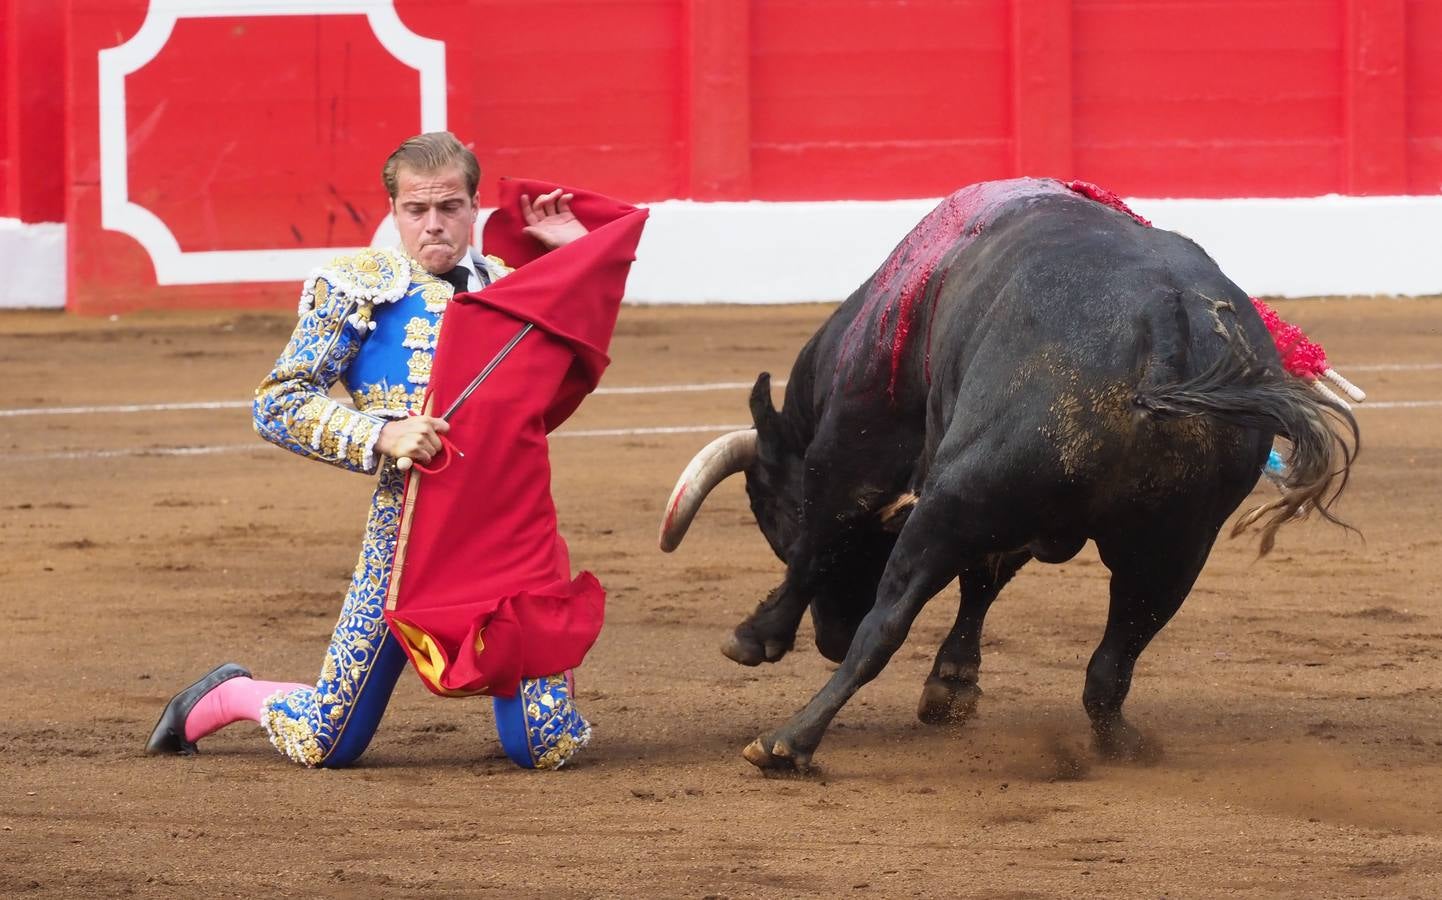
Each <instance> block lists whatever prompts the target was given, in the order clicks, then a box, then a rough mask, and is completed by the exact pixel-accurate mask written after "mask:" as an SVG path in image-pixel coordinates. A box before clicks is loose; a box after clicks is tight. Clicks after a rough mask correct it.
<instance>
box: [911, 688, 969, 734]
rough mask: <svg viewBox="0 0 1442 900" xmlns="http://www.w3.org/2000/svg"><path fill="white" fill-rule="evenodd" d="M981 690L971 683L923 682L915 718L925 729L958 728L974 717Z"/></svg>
mask: <svg viewBox="0 0 1442 900" xmlns="http://www.w3.org/2000/svg"><path fill="white" fill-rule="evenodd" d="M979 699H981V688H980V687H979V686H978V685H977V683H976V682H974V681H951V680H948V679H945V678H937V677H935V676H933V677H931V678H928V679H926V684H925V685H924V686H923V687H922V689H921V702H920V703H918V704H917V705H916V717H917V718H918V719H920V720H921V721H923V722H925V723H926V724H928V725H960V724H962V723H963V722H965V721H967V720H968V719H970V718H971V717H972V716H974V715H976V703H977V701H978V700H979Z"/></svg>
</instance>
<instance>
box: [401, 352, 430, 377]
mask: <svg viewBox="0 0 1442 900" xmlns="http://www.w3.org/2000/svg"><path fill="white" fill-rule="evenodd" d="M406 368H407V369H408V370H409V371H410V382H411V384H429V383H430V380H431V354H430V352H429V351H426V350H416V351H415V352H413V353H412V354H411V358H410V359H409V360H407V361H406Z"/></svg>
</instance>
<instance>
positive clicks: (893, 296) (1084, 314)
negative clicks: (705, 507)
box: [660, 179, 1360, 769]
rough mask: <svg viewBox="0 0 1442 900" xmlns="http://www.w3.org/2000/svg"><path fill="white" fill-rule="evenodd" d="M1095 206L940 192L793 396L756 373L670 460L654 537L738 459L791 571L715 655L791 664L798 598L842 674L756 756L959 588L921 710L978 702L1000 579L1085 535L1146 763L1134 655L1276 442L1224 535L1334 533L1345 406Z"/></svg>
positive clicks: (1173, 606)
mask: <svg viewBox="0 0 1442 900" xmlns="http://www.w3.org/2000/svg"><path fill="white" fill-rule="evenodd" d="M1098 199H1099V198H1098V197H1097V195H1096V194H1090V195H1084V194H1083V193H1079V192H1078V189H1077V188H1076V187H1075V185H1065V184H1062V183H1060V182H1056V181H1050V180H1035V179H1017V180H1012V181H1002V182H985V183H981V184H977V185H972V186H970V187H967V188H963V189H962V190H960V191H958V192H956V193H955V194H953V195H952V196H950V197H948V198H946V199H945V200H944V201H943V202H942V203H941V204H940V205H939V206H938V207H937V208H936V209H935V210H933V211H932V212H931V213H930V214H929V215H928V216H927V217H926V218H925V219H923V220H922V222H921V223H920V224H918V225H917V226H916V227H915V229H913V230H912V232H911V233H910V234H908V235H907V236H906V238H904V239H903V240H902V242H901V243H900V244H899V245H898V246H897V248H896V249H895V250H894V251H893V252H892V253H891V255H890V256H889V257H888V258H887V259H886V261H885V262H884V263H883V264H882V265H881V267H880V268H879V269H878V270H877V271H876V272H875V273H874V274H873V275H872V276H871V277H870V278H869V279H868V280H867V281H866V282H865V283H864V284H862V285H861V287H860V288H859V289H858V290H857V291H856V292H855V293H854V294H852V295H851V297H850V298H849V299H847V300H846V301H845V302H844V303H842V304H841V305H840V306H839V307H838V309H837V310H836V311H835V313H834V314H833V315H832V316H831V317H830V318H829V319H828V320H827V321H826V322H825V323H824V324H823V325H822V326H821V327H820V329H819V330H818V331H817V332H816V333H815V334H814V335H813V336H812V337H811V339H810V340H809V341H808V342H807V343H806V345H805V346H804V347H803V348H802V349H801V351H800V354H799V355H798V356H797V359H796V362H795V365H794V366H793V368H792V370H791V375H790V378H789V380H788V381H787V383H786V388H785V399H784V403H783V406H782V408H781V409H780V410H779V411H778V410H777V409H776V408H775V406H774V405H773V402H772V399H771V385H770V376H769V374H768V373H765V372H763V373H761V375H760V376H759V377H758V378H757V380H756V384H755V387H754V389H753V390H752V392H751V397H750V411H751V417H752V421H753V423H754V427H753V428H751V429H747V430H744V431H738V432H734V433H732V434H729V435H726V436H724V437H722V438H719V439H717V440H716V441H714V442H712V443H711V444H710V445H708V446H707V447H706V448H705V449H703V450H702V451H701V452H700V453H698V454H697V456H696V458H695V459H693V460H692V462H691V464H690V465H689V466H687V467H686V469H685V471H684V472H683V473H682V475H681V478H680V479H679V480H678V482H677V484H676V489H675V490H674V491H673V492H672V496H671V499H670V501H669V502H668V504H667V508H666V513H665V517H664V519H663V522H662V527H661V538H660V540H661V546H662V549H663V550H667V551H669V550H673V549H675V548H676V546H677V545H678V544H679V543H680V541H681V539H682V537H683V536H684V534H685V533H686V530H687V528H688V527H689V525H690V523H691V521H692V519H693V518H694V517H695V515H696V513H697V511H698V509H699V508H700V506H701V503H702V501H703V500H704V499H705V497H706V495H707V493H709V492H710V491H711V489H712V488H714V487H715V486H716V485H717V484H718V483H719V482H720V481H721V480H723V479H724V478H726V477H728V476H729V475H732V474H735V473H737V472H744V473H745V481H746V493H747V495H748V498H749V500H750V506H751V510H752V512H753V513H754V515H755V518H756V523H757V525H758V526H759V527H760V530H761V533H762V534H763V535H764V536H765V538H766V541H767V542H768V543H769V544H770V546H771V549H772V550H773V551H774V552H775V553H776V555H777V557H778V558H780V560H781V561H782V562H783V563H784V564H785V566H786V573H785V577H784V578H783V580H782V582H781V584H780V586H778V587H777V588H775V589H774V590H773V591H771V593H770V594H769V596H768V597H767V598H766V599H765V600H764V601H762V602H761V603H760V604H759V605H758V607H757V608H756V610H755V611H754V612H753V613H752V614H751V615H750V616H749V617H747V618H746V620H745V621H743V622H742V623H741V624H740V625H738V626H737V627H736V629H735V631H734V633H733V634H732V635H731V636H730V638H729V639H728V641H727V642H726V644H725V646H724V647H723V652H724V653H725V654H726V655H727V656H728V657H730V658H731V659H733V660H735V661H736V662H739V663H742V664H745V665H758V664H760V663H763V662H773V661H775V660H778V659H780V658H781V657H782V656H783V655H784V654H785V653H787V652H788V651H789V650H790V649H791V648H792V647H793V644H794V641H795V635H796V630H797V627H798V625H799V624H800V621H801V618H802V616H803V615H804V613H805V611H806V610H807V609H808V608H809V609H810V611H811V615H812V620H813V624H814V626H815V640H816V646H817V649H818V650H819V651H820V652H821V653H822V655H824V656H825V657H826V658H828V659H830V660H832V661H833V662H838V663H840V665H839V666H838V668H837V669H836V670H835V672H834V673H833V674H832V676H831V678H830V680H829V681H828V682H827V683H826V684H825V686H824V687H823V688H822V689H821V690H820V692H819V693H817V694H816V695H815V697H814V698H813V699H812V700H811V701H810V703H808V704H807V705H806V707H805V708H803V709H802V710H801V711H800V712H798V713H797V714H796V715H795V716H793V717H792V718H791V719H790V721H788V722H787V723H786V724H785V725H783V726H782V727H781V728H779V729H777V730H775V731H773V732H770V733H768V734H764V735H762V736H761V737H759V738H757V739H756V740H755V741H754V742H752V743H751V744H750V745H749V746H748V747H746V748H745V750H744V756H745V757H746V759H747V760H749V761H750V762H751V763H753V764H754V765H756V766H758V767H760V768H762V769H795V768H806V767H808V766H809V765H810V764H811V760H812V757H813V754H814V752H815V750H816V748H817V746H818V745H819V744H820V742H821V739H822V736H823V734H824V732H825V730H826V727H827V725H828V724H829V723H830V721H831V719H832V718H833V717H834V716H835V715H836V714H837V712H838V711H840V709H841V707H842V706H843V705H844V704H845V703H846V701H847V700H848V699H849V698H850V697H851V696H852V695H853V694H854V693H855V692H856V691H857V690H858V689H860V688H861V686H862V685H864V684H866V683H867V682H868V681H870V680H871V679H872V678H874V677H876V675H877V674H878V673H879V672H880V671H881V670H882V668H883V667H884V666H885V665H886V663H887V661H888V660H889V659H890V658H891V656H892V654H893V653H895V652H896V650H897V649H898V648H899V647H900V645H901V644H902V642H903V641H904V640H905V638H906V635H907V632H908V630H909V628H910V626H911V623H912V621H913V620H914V619H915V617H916V615H917V614H918V612H919V611H920V610H921V608H922V606H923V605H924V604H925V603H926V602H927V601H928V600H929V599H930V598H931V597H933V596H934V595H936V594H937V593H938V592H940V591H941V590H942V589H943V588H944V587H946V585H947V584H949V583H950V582H951V581H953V580H957V581H958V582H959V584H960V588H961V604H960V608H959V611H958V614H957V617H956V621H955V624H954V625H953V627H952V628H951V630H950V632H949V634H948V635H947V636H946V638H945V640H944V641H943V643H942V645H941V647H940V649H939V651H938V652H937V655H936V659H935V662H934V664H933V666H932V670H931V674H930V675H929V677H928V678H927V679H926V683H925V686H924V688H923V691H922V696H921V702H920V705H919V709H918V714H919V716H920V718H921V719H922V720H923V721H925V722H931V723H936V722H943V721H964V720H965V719H967V718H968V717H969V716H971V715H972V714H973V713H974V711H975V708H976V704H977V699H978V697H979V696H980V693H981V690H980V687H979V685H978V673H979V670H980V666H981V631H982V624H983V621H984V619H985V617H986V613H987V609H988V608H989V607H990V606H991V603H992V601H993V600H995V599H996V597H997V594H998V592H999V591H1001V589H1002V588H1003V586H1004V585H1005V584H1006V583H1007V582H1008V580H1010V579H1011V578H1012V576H1014V575H1015V574H1016V573H1017V571H1018V570H1019V569H1021V567H1022V566H1024V565H1026V564H1027V563H1028V562H1030V561H1031V560H1039V561H1041V562H1044V563H1062V562H1065V561H1067V560H1069V559H1071V558H1072V557H1073V556H1075V555H1076V554H1077V553H1078V552H1079V551H1080V550H1081V549H1082V547H1083V546H1084V545H1085V543H1086V542H1087V541H1088V540H1091V541H1093V542H1095V544H1096V547H1097V550H1098V553H1099V555H1100V558H1101V560H1102V562H1103V563H1104V564H1105V565H1106V567H1107V569H1108V570H1109V574H1110V595H1111V598H1110V605H1109V607H1108V612H1107V622H1106V629H1105V632H1104V634H1103V636H1102V638H1101V641H1100V643H1099V644H1098V646H1097V647H1096V650H1095V652H1094V653H1093V654H1092V657H1091V660H1090V662H1089V664H1088V665H1087V668H1086V679H1085V686H1084V689H1083V693H1082V703H1083V706H1084V707H1085V709H1086V712H1087V715H1088V717H1089V719H1090V722H1091V727H1092V732H1093V736H1094V742H1095V744H1096V747H1097V749H1098V750H1099V752H1100V753H1102V754H1103V755H1104V756H1107V757H1111V758H1138V757H1142V756H1147V755H1150V754H1152V753H1155V752H1156V747H1155V744H1154V742H1152V741H1151V740H1150V739H1149V738H1148V737H1146V736H1145V735H1144V734H1143V732H1142V731H1141V730H1140V729H1138V728H1137V727H1135V726H1134V725H1132V724H1131V723H1130V722H1129V721H1128V720H1127V718H1126V717H1125V716H1123V714H1122V704H1123V702H1124V701H1125V699H1126V696H1127V693H1128V691H1129V689H1130V686H1131V680H1132V671H1133V668H1134V666H1135V664H1136V661H1137V658H1138V656H1139V655H1140V654H1141V653H1142V651H1143V650H1144V649H1145V647H1146V646H1147V644H1148V643H1149V642H1150V641H1151V640H1152V638H1153V637H1155V636H1156V635H1157V633H1158V632H1159V631H1160V630H1161V629H1162V628H1163V627H1164V626H1165V625H1166V623H1167V622H1168V620H1170V619H1171V617H1172V616H1173V615H1174V614H1175V613H1176V612H1177V610H1178V608H1179V607H1180V606H1181V605H1182V601H1183V600H1184V599H1185V598H1186V596H1187V594H1188V593H1189V592H1190V590H1191V588H1192V585H1193V583H1194V582H1195V581H1196V579H1197V576H1198V574H1199V573H1200V572H1201V570H1202V566H1203V564H1204V563H1205V562H1206V560H1207V557H1208V554H1209V553H1210V551H1211V548H1212V546H1213V543H1214V541H1215V540H1216V538H1217V536H1218V533H1219V532H1220V530H1221V528H1222V527H1223V525H1224V523H1225V521H1226V519H1227V518H1228V517H1229V516H1230V515H1231V514H1232V512H1233V511H1234V510H1236V509H1237V508H1238V506H1239V505H1240V504H1241V503H1242V501H1243V500H1244V499H1245V498H1246V497H1247V495H1248V494H1249V492H1250V491H1251V490H1252V489H1253V487H1254V486H1255V485H1256V483H1257V481H1258V478H1259V476H1260V475H1261V473H1262V471H1263V468H1264V464H1265V463H1266V462H1267V460H1268V456H1269V452H1270V450H1271V448H1272V445H1273V441H1274V438H1276V437H1278V436H1281V437H1283V438H1285V439H1286V440H1287V441H1288V442H1289V444H1290V457H1289V460H1288V467H1287V470H1286V472H1285V474H1284V475H1282V476H1281V477H1280V478H1279V479H1278V488H1279V492H1278V494H1277V495H1276V496H1275V497H1273V498H1272V499H1271V500H1270V501H1269V502H1266V503H1264V504H1263V505H1261V506H1259V507H1257V508H1256V509H1253V510H1252V511H1250V512H1249V513H1247V514H1245V515H1244V516H1242V517H1240V518H1239V520H1238V522H1237V523H1236V525H1235V527H1234V529H1233V531H1234V533H1239V532H1241V531H1243V530H1246V529H1248V528H1251V527H1253V526H1255V527H1256V528H1257V530H1258V531H1259V533H1260V545H1259V548H1260V552H1261V554H1265V553H1266V552H1267V551H1268V550H1269V549H1271V547H1272V545H1273V541H1274V539H1275V535H1276V532H1277V529H1278V528H1279V527H1280V526H1281V525H1282V524H1283V523H1285V522H1287V521H1289V520H1291V519H1294V518H1300V517H1303V516H1305V515H1307V514H1308V513H1311V512H1316V513H1317V514H1319V515H1320V516H1321V517H1323V518H1325V519H1327V520H1329V521H1332V522H1337V523H1339V524H1342V523H1340V521H1339V520H1338V519H1337V518H1336V517H1335V515H1334V514H1333V513H1332V511H1331V506H1332V503H1333V501H1335V500H1336V498H1337V497H1338V496H1339V495H1340V494H1341V492H1342V490H1343V488H1344V487H1345V486H1346V482H1347V476H1348V473H1349V471H1350V467H1351V465H1352V462H1353V459H1354V457H1355V453H1356V450H1357V449H1358V447H1359V442H1360V436H1359V433H1358V430H1357V424H1356V420H1355V419H1354V418H1353V417H1352V415H1351V413H1350V412H1349V411H1348V410H1347V408H1346V405H1345V404H1344V403H1339V402H1337V401H1336V400H1335V399H1329V398H1328V397H1326V396H1323V395H1322V394H1320V393H1318V392H1316V391H1313V390H1312V389H1311V387H1310V386H1309V385H1308V384H1307V383H1306V382H1305V381H1304V380H1302V379H1299V378H1296V377H1294V376H1292V375H1290V374H1288V373H1287V372H1286V371H1285V370H1284V369H1283V367H1282V366H1281V363H1280V359H1279V356H1278V352H1277V348H1276V346H1275V345H1274V343H1273V342H1272V340H1271V339H1270V336H1269V333H1268V331H1267V329H1266V327H1265V326H1264V325H1263V323H1262V321H1261V319H1260V318H1259V316H1258V314H1257V311H1256V310H1255V308H1254V307H1253V305H1252V303H1251V302H1250V300H1249V298H1248V296H1247V294H1246V293H1245V292H1243V291H1242V290H1241V289H1240V288H1238V287H1237V286H1236V285H1235V284H1233V283H1232V282H1231V281H1230V280H1228V278H1227V277H1226V276H1225V275H1224V274H1223V273H1222V272H1221V270H1220V269H1219V268H1218V266H1217V265H1216V263H1215V262H1214V261H1213V260H1212V259H1211V258H1210V257H1209V256H1208V255H1207V254H1206V253H1205V252H1204V251H1203V250H1202V249H1201V248H1200V247H1198V246H1197V245H1196V244H1195V243H1193V242H1192V241H1190V240H1188V239H1186V238H1184V237H1182V236H1180V235H1178V234H1175V233H1172V232H1169V231H1165V230H1163V229H1160V228H1152V227H1149V226H1148V223H1145V221H1144V220H1140V219H1139V217H1137V216H1135V214H1131V213H1130V211H1129V210H1126V209H1125V207H1124V206H1123V205H1122V204H1120V202H1119V201H1118V202H1112V203H1105V202H1097V201H1098ZM1101 199H1104V198H1101Z"/></svg>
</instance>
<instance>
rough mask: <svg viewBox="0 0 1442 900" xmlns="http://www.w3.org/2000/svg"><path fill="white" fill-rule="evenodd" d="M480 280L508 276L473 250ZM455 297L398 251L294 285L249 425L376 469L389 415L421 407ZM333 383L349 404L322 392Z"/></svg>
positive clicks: (342, 461) (345, 263)
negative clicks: (295, 305) (286, 333)
mask: <svg viewBox="0 0 1442 900" xmlns="http://www.w3.org/2000/svg"><path fill="white" fill-rule="evenodd" d="M471 259H472V262H473V264H474V265H475V268H476V273H477V274H478V275H479V276H480V279H481V281H482V283H483V284H490V283H491V282H492V281H494V280H495V279H496V278H499V277H501V276H503V275H505V274H507V273H509V272H510V269H508V268H506V267H505V265H504V264H502V263H501V261H500V260H499V259H496V258H495V257H489V256H488V257H482V256H480V254H477V253H475V252H474V251H471ZM453 293H454V291H453V289H452V287H451V285H450V284H449V283H447V282H446V281H443V280H442V279H440V278H437V277H435V276H434V275H431V274H430V273H429V272H427V271H426V270H425V269H424V268H423V267H422V266H421V265H420V264H419V263H417V262H415V261H414V260H412V259H410V258H409V257H408V256H407V255H406V254H405V253H402V252H400V251H396V250H384V249H368V250H362V251H360V252H359V253H355V254H352V255H349V256H341V257H337V258H336V259H334V260H332V261H331V262H330V263H328V264H327V265H325V266H323V267H321V268H320V269H319V270H317V271H316V273H315V274H313V275H312V276H311V277H310V278H309V279H307V280H306V282H305V286H304V287H303V289H302V290H301V296H300V309H299V314H300V320H299V321H298V322H297V323H296V326H295V331H294V332H293V333H292V334H291V338H290V343H288V344H287V345H286V348H285V351H284V352H283V353H281V355H280V358H279V359H278V360H276V364H275V368H274V369H273V370H272V371H271V373H270V374H269V375H268V376H266V379H265V380H264V381H263V382H261V385H260V387H258V388H256V391H255V402H254V404H253V406H252V413H253V417H254V424H255V430H256V432H257V433H259V434H260V436H261V437H263V438H265V439H266V440H267V441H270V442H271V443H273V444H276V445H278V446H281V447H284V448H285V449H287V450H290V451H293V452H295V453H298V454H300V455H301V456H305V457H309V458H310V459H318V460H321V461H322V462H328V463H331V464H332V465H336V466H340V467H341V468H344V469H349V470H351V471H354V472H368V473H370V472H375V471H376V469H377V468H378V466H379V460H378V459H377V458H376V453H375V445H376V439H377V438H379V437H380V431H381V427H382V426H384V425H385V423H386V421H387V420H389V419H397V418H403V417H405V416H406V415H407V414H409V413H411V412H420V411H421V404H422V403H423V401H424V398H425V391H426V385H427V384H429V383H430V377H431V361H432V358H433V356H434V354H435V348H436V338H437V337H438V336H439V334H440V329H441V318H442V315H443V314H444V312H445V308H446V304H447V303H448V302H449V301H450V299H451V295H452V294H453ZM337 381H339V382H341V383H342V384H343V385H344V387H345V390H346V392H347V393H349V395H350V398H351V402H352V404H354V406H353V407H352V406H350V405H347V404H344V403H341V402H340V401H338V400H336V399H334V398H333V397H331V396H330V391H331V387H332V385H334V384H335V383H336V382H337Z"/></svg>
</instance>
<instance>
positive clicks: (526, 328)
mask: <svg viewBox="0 0 1442 900" xmlns="http://www.w3.org/2000/svg"><path fill="white" fill-rule="evenodd" d="M535 327H536V326H535V324H534V323H532V322H527V323H526V324H525V325H523V326H521V330H520V331H517V332H516V333H515V334H513V335H511V339H510V340H509V341H506V345H505V346H504V347H502V348H501V349H500V350H499V351H497V352H496V355H495V356H493V357H491V361H490V362H488V363H486V367H485V368H484V369H481V374H479V375H477V376H476V377H475V378H473V379H472V380H471V383H470V384H468V385H466V389H465V390H464V391H461V394H460V396H459V397H457V398H456V399H455V401H454V402H452V403H451V405H450V406H448V407H446V411H445V412H443V413H441V414H440V416H439V417H438V418H440V420H441V421H443V422H449V421H450V419H451V416H452V415H454V414H455V412H456V410H458V409H460V408H461V404H463V403H465V402H466V400H467V398H469V397H470V396H471V394H473V393H475V391H476V388H478V387H480V386H481V385H482V384H483V383H485V380H486V379H487V378H489V377H491V373H492V372H494V371H495V370H496V366H499V365H500V364H501V360H503V359H505V358H506V356H507V355H509V354H510V352H511V351H512V350H514V349H516V345H517V344H519V343H520V342H521V338H523V337H525V336H526V334H527V333H529V332H530V330H531V329H532V328H535ZM437 437H439V438H440V440H441V450H442V452H446V451H449V450H454V449H455V447H454V445H453V444H451V442H450V441H448V440H446V436H445V435H437ZM456 455H457V456H465V454H464V453H462V452H461V451H460V450H456ZM413 465H414V466H415V467H416V468H417V469H420V470H421V471H422V472H429V473H430V474H432V475H434V474H436V473H437V472H441V471H444V470H445V468H446V466H441V467H440V468H438V469H430V468H427V467H425V466H422V465H420V464H418V463H416V462H415V461H414V460H412V459H411V458H410V457H409V456H402V457H401V458H400V459H398V460H396V468H397V469H399V470H400V471H402V472H404V471H406V470H407V469H409V468H410V467H411V466H413ZM446 465H447V466H448V465H450V463H446Z"/></svg>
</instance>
